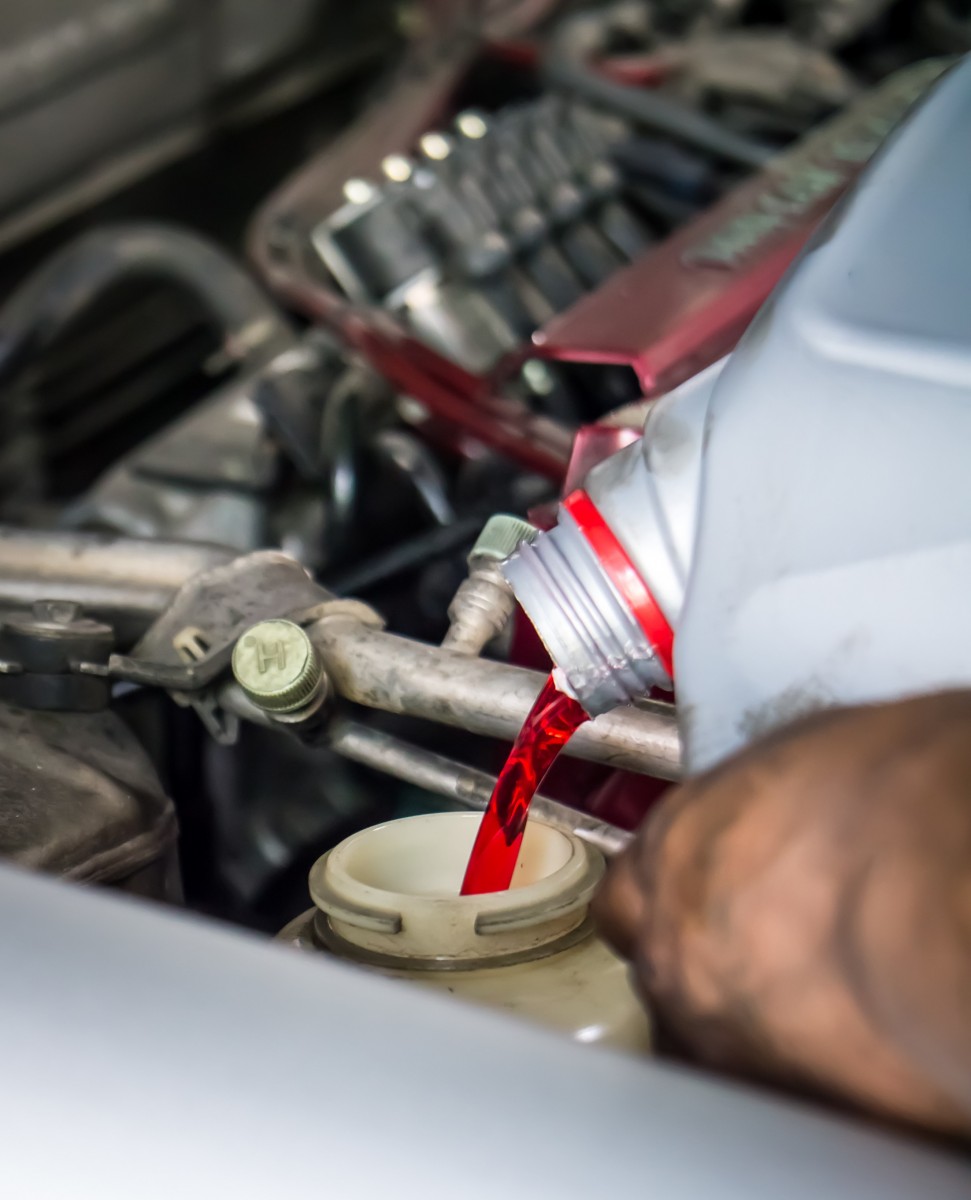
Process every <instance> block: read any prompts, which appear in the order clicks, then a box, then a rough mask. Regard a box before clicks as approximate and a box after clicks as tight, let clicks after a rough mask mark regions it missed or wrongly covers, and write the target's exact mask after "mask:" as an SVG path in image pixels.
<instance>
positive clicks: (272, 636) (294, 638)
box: [233, 620, 324, 715]
mask: <svg viewBox="0 0 971 1200" xmlns="http://www.w3.org/2000/svg"><path fill="white" fill-rule="evenodd" d="M233 675H234V676H235V678H236V682H237V683H238V684H239V686H240V687H241V688H242V689H243V691H244V692H245V693H246V695H247V696H248V697H249V698H250V700H252V701H253V703H254V704H255V705H256V706H257V707H258V708H261V709H262V710H263V711H264V712H266V713H269V714H271V715H277V714H280V715H282V714H289V713H294V712H297V711H298V710H299V709H303V708H306V707H308V706H310V705H311V704H312V703H313V701H314V700H316V699H317V697H318V696H319V695H320V692H321V689H322V687H323V683H324V675H323V670H322V669H321V665H320V659H319V658H318V656H317V651H316V649H315V648H314V644H313V642H311V640H310V638H309V637H308V636H307V634H306V632H305V631H304V630H303V629H301V628H300V626H299V625H294V623H293V622H292V621H282V620H271V621H260V622H259V624H257V625H254V626H253V627H252V628H251V629H248V630H247V631H246V633H244V634H243V635H242V637H241V638H240V639H239V641H237V643H236V646H235V649H234V650H233Z"/></svg>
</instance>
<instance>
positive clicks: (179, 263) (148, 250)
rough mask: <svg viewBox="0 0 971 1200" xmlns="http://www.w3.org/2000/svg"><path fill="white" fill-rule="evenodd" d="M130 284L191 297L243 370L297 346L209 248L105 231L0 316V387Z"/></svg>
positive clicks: (164, 229) (267, 304) (46, 266)
mask: <svg viewBox="0 0 971 1200" xmlns="http://www.w3.org/2000/svg"><path fill="white" fill-rule="evenodd" d="M129 279H158V280H164V281H165V282H169V283H172V284H175V285H177V286H178V287H180V288H182V289H184V290H185V291H186V292H188V293H190V294H191V295H192V296H194V297H195V298H196V299H197V300H198V301H199V302H200V303H201V304H202V306H203V308H204V310H205V312H206V314H207V315H208V316H209V318H210V319H211V320H212V322H213V324H214V325H215V326H216V327H217V328H218V329H219V330H220V331H221V333H223V335H224V337H225V350H226V351H227V353H228V354H229V355H230V357H232V358H233V359H235V360H238V361H239V362H247V363H249V362H253V361H258V360H261V359H262V358H263V357H265V356H266V355H267V354H269V353H276V352H277V351H279V350H280V349H281V348H282V347H283V345H285V344H287V343H288V342H290V341H292V340H293V332H292V330H291V327H290V325H289V322H288V321H287V320H286V318H285V317H284V316H283V315H282V314H281V313H280V312H279V310H278V309H277V308H276V306H275V305H274V304H273V303H272V301H271V300H270V299H269V298H268V297H267V296H265V295H264V294H263V292H262V291H261V290H260V288H259V287H258V286H257V284H256V283H255V282H254V281H253V280H252V279H251V278H250V277H249V275H248V274H247V273H246V272H245V271H244V270H243V269H242V268H241V267H240V266H239V265H238V264H237V263H236V262H234V261H233V259H231V258H230V257H229V256H228V255H226V254H225V253H223V251H222V250H220V249H219V248H218V247H216V246H214V245H212V244H211V243H210V242H208V241H206V240H205V239H203V238H201V237H198V236H197V235H195V234H193V233H189V232H188V231H186V230H183V229H179V228H177V227H175V226H168V225H159V224H148V223H145V224H125V225H113V226H106V227H104V228H100V229H95V230H92V231H91V232H90V233H85V234H83V235H82V236H81V237H79V238H77V239H75V240H74V241H72V242H69V243H68V244H67V245H66V246H64V247H63V248H62V249H60V250H59V251H57V252H56V253H55V254H53V255H52V256H51V257H50V258H48V259H47V260H46V261H45V262H44V263H42V264H41V265H40V267H38V268H37V270H35V271H34V272H33V274H31V275H29V276H28V277H27V279H26V280H25V281H24V282H23V283H21V284H20V286H19V287H18V288H17V289H16V290H15V291H14V293H13V295H12V296H11V297H10V298H9V299H8V300H7V302H6V303H5V304H4V305H3V307H2V309H0V384H8V383H9V382H10V381H11V379H12V378H13V377H14V376H15V375H16V373H17V372H18V371H19V370H20V369H22V367H23V366H24V365H25V364H26V363H27V362H29V361H30V359H31V358H33V357H34V356H35V355H37V354H38V353H40V352H41V351H43V350H45V349H46V348H47V347H48V346H49V345H50V343H51V342H52V341H53V340H54V339H55V338H56V337H57V335H58V334H59V333H60V332H61V331H62V330H63V329H64V328H65V327H66V326H67V325H69V324H70V323H71V322H72V321H73V320H75V319H76V318H77V317H78V316H80V315H81V313H83V312H84V311H85V310H86V309H87V308H88V307H89V306H90V305H91V304H92V303H93V302H94V301H95V300H97V299H98V298H99V297H100V296H101V295H103V294H104V293H105V292H106V291H107V290H108V289H109V288H110V287H113V286H114V285H116V284H119V283H122V282H124V281H126V280H129Z"/></svg>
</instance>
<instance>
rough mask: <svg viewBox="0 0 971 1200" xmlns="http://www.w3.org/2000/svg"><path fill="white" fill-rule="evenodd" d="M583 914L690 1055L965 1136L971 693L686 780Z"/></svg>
mask: <svg viewBox="0 0 971 1200" xmlns="http://www.w3.org/2000/svg"><path fill="white" fill-rule="evenodd" d="M595 910H596V912H597V915H598V916H599V919H600V921H601V923H602V925H603V927H604V930H605V932H606V934H607V936H608V937H609V938H610V940H612V941H613V943H614V944H615V945H616V947H617V948H618V950H619V951H620V952H621V953H622V954H624V955H625V957H627V958H629V959H631V961H632V963H633V965H634V968H635V972H636V975H637V978H638V981H639V984H640V987H641V989H642V991H643V993H644V994H645V997H646V998H647V999H648V1000H649V1002H650V1004H651V1006H652V1007H653V1008H654V1010H655V1011H656V1012H657V1013H658V1015H659V1016H660V1017H661V1019H662V1020H663V1022H664V1024H665V1025H666V1026H667V1027H668V1028H669V1029H670V1030H671V1031H672V1032H673V1033H674V1034H675V1035H676V1036H677V1037H678V1038H679V1040H680V1041H681V1042H682V1043H683V1044H684V1045H685V1046H687V1047H688V1048H690V1050H691V1051H692V1053H693V1054H694V1056H696V1057H697V1058H698V1059H699V1060H701V1061H703V1062H706V1063H708V1064H710V1065H712V1066H715V1067H718V1068H720V1069H724V1070H728V1071H732V1072H735V1073H741V1074H746V1075H756V1076H759V1077H762V1078H765V1079H770V1080H774V1081H776V1082H779V1083H784V1084H787V1085H796V1086H799V1087H800V1088H802V1089H803V1090H806V1089H809V1090H814V1091H816V1092H818V1093H821V1094H826V1095H829V1096H833V1097H837V1098H840V1099H842V1100H844V1101H848V1102H850V1103H852V1104H854V1105H856V1106H858V1107H861V1108H864V1109H869V1110H871V1111H875V1112H878V1113H881V1114H883V1115H884V1116H889V1117H892V1118H895V1119H898V1120H901V1121H905V1122H908V1123H912V1124H916V1125H919V1126H922V1127H924V1128H927V1129H931V1130H934V1131H937V1132H944V1133H964V1134H968V1133H971V693H967V692H953V693H947V694H943V695H939V696H931V697H924V698H920V699H917V700H911V701H905V702H901V703H897V704H890V705H881V706H874V707H870V708H859V709H850V710H843V711H832V712H827V713H822V714H818V715H816V716H814V717H812V718H809V719H808V720H806V721H803V722H800V723H798V724H797V725H795V726H793V727H791V728H789V729H787V730H784V731H782V732H780V733H777V734H775V735H773V736H772V737H771V738H769V739H768V740H766V741H765V742H763V743H761V744H758V745H755V746H753V747H751V748H750V749H748V750H746V751H745V752H744V753H743V754H741V755H740V756H738V757H737V758H735V759H732V760H731V761H729V762H727V763H725V764H723V765H722V766H720V767H719V768H718V769H716V770H715V771H713V772H712V773H710V774H708V775H705V776H702V777H699V778H697V779H695V780H692V781H690V782H689V783H687V784H685V785H684V786H682V787H681V788H680V789H678V790H677V791H676V792H675V793H673V794H672V796H671V798H670V799H668V800H666V801H665V803H664V804H663V805H662V806H661V808H660V809H659V810H657V811H656V812H655V813H654V815H653V816H652V817H651V818H650V819H649V820H648V822H647V823H646V825H645V826H644V827H643V828H642V830H641V831H640V833H639V834H638V836H637V838H636V839H635V841H634V842H633V843H632V845H631V846H630V848H629V849H628V850H627V851H626V852H625V853H624V855H623V856H621V858H620V859H618V861H617V862H616V863H615V864H614V866H613V868H612V870H611V872H610V873H609V875H608V877H607V881H606V883H605V886H604V889H603V891H602V893H601V895H600V897H599V898H598V901H597V904H596V906H595Z"/></svg>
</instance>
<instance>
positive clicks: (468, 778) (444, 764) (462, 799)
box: [328, 717, 631, 856]
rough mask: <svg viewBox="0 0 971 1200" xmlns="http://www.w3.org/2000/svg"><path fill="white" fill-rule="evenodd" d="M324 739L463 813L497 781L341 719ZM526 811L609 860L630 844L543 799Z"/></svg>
mask: <svg viewBox="0 0 971 1200" xmlns="http://www.w3.org/2000/svg"><path fill="white" fill-rule="evenodd" d="M328 736H329V743H330V746H331V749H332V750H335V751H336V752H337V753H338V754H340V755H342V756H343V757H344V758H349V759H351V760H352V761H353V762H356V763H361V764H362V765H363V766H365V767H373V768H374V769H375V770H377V771H383V772H384V773H385V774H386V775H392V776H393V777H394V778H395V779H401V780H404V782H405V783H412V784H414V785H415V786H416V787H421V788H424V789H425V790H426V791H429V792H434V793H435V794H436V795H438V796H448V797H449V798H450V799H451V800H455V801H456V802H457V803H459V804H461V805H462V806H463V807H464V808H471V809H475V810H477V811H479V812H481V811H482V810H483V809H484V808H485V807H486V805H487V804H488V803H489V797H490V796H491V795H492V789H493V787H494V786H495V782H496V781H495V779H494V778H493V777H492V776H491V775H489V774H487V773H486V772H485V771H479V770H477V769H476V768H475V767H468V766H466V765H465V764H464V763H459V762H455V761H454V759H451V758H446V757H445V756H444V755H441V754H435V753H433V752H432V751H431V750H424V749H422V748H420V747H418V746H412V745H409V743H408V742H404V741H402V740H401V739H400V738H396V737H393V736H392V735H391V734H389V733H384V732H382V731H381V730H379V729H371V728H369V727H368V726H367V725H361V724H359V723H358V722H356V721H348V720H346V719H345V718H343V717H339V718H338V719H337V720H335V721H334V722H333V724H332V725H331V727H330V729H329V731H328ZM530 811H531V812H532V813H533V815H535V816H537V817H539V818H540V819H541V820H543V821H545V822H546V823H547V824H548V825H553V826H555V827H556V828H558V829H564V830H567V831H568V832H570V833H574V834H576V836H577V837H579V838H581V839H582V840H583V841H585V842H589V843H590V844H591V845H593V846H596V847H597V849H598V850H600V851H601V852H602V853H603V854H606V855H608V856H609V855H613V854H618V853H619V852H620V851H621V850H623V848H624V847H625V846H626V845H627V843H628V842H629V841H630V838H631V835H630V834H629V833H628V832H627V831H626V830H625V829H620V828H618V827H617V826H616V825H611V824H610V823H609V822H607V821H599V820H597V818H596V817H590V816H587V814H586V813H581V812H577V811H576V810H575V809H572V808H569V807H568V806H567V805H565V804H560V803H559V802H558V801H556V800H550V799H548V798H547V797H545V796H534V797H533V802H532V806H531V809H530Z"/></svg>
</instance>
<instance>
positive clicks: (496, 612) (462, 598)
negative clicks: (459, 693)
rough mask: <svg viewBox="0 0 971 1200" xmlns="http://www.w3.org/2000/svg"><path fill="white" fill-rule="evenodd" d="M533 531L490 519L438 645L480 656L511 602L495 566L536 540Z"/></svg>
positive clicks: (472, 554)
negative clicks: (524, 543)
mask: <svg viewBox="0 0 971 1200" xmlns="http://www.w3.org/2000/svg"><path fill="white" fill-rule="evenodd" d="M536 532H537V531H536V529H535V528H534V527H533V526H532V525H530V524H529V523H528V522H527V521H520V520H519V518H518V517H510V516H505V515H497V516H494V517H490V519H489V520H488V521H487V522H486V524H485V527H484V528H483V530H482V532H481V533H480V534H479V537H478V538H477V540H476V543H475V545H474V546H473V547H472V549H471V551H470V552H469V558H468V564H469V577H468V579H466V580H464V581H463V582H462V583H461V585H460V586H459V589H458V591H457V592H456V593H455V596H454V598H453V600H452V603H451V604H450V605H449V608H448V617H449V621H450V625H449V629H448V633H447V634H446V635H445V640H444V641H443V642H442V645H443V646H444V647H445V648H446V649H448V650H457V651H458V652H459V653H461V654H481V652H482V651H483V650H484V649H485V647H486V646H487V645H488V644H489V642H491V641H492V640H493V638H496V637H498V636H499V635H500V634H501V633H502V631H503V630H504V629H505V627H506V623H507V622H508V620H509V618H510V617H511V616H512V613H513V609H514V608H515V600H514V599H513V595H512V592H511V590H510V588H509V585H508V583H506V580H505V579H504V578H503V575H502V572H501V571H500V570H499V564H500V563H501V562H502V561H503V560H504V559H506V558H508V557H509V555H510V554H512V553H513V551H514V550H516V549H517V548H518V547H519V544H520V542H523V541H531V540H532V539H533V538H535V537H536Z"/></svg>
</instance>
